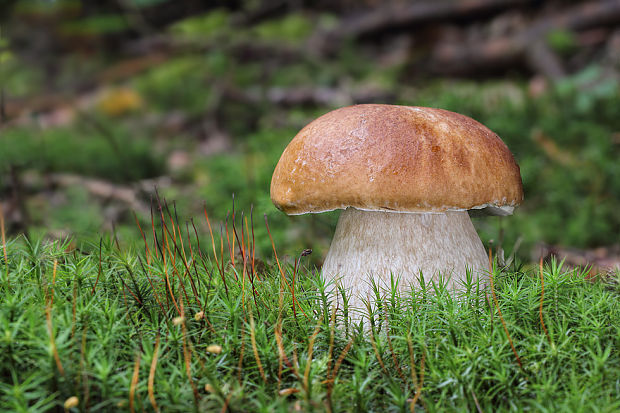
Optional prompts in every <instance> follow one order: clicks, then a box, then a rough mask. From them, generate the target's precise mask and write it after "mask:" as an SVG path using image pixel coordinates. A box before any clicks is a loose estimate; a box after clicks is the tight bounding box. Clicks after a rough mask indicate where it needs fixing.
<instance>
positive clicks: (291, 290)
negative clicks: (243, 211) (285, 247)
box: [265, 214, 309, 319]
mask: <svg viewBox="0 0 620 413" xmlns="http://www.w3.org/2000/svg"><path fill="white" fill-rule="evenodd" d="M265 226H266V227H267V234H268V235H269V240H270V241H271V248H272V249H273V254H274V257H275V259H276V264H277V265H278V270H279V271H280V276H281V280H283V281H284V283H285V284H286V286H287V287H288V289H289V291H290V292H291V295H292V296H293V309H294V308H295V306H299V309H300V310H301V312H302V313H303V315H304V316H305V317H306V318H307V319H309V317H308V315H307V314H306V312H305V311H304V309H303V308H302V307H301V304H299V302H298V301H297V300H296V299H295V292H294V291H293V289H292V288H291V286H290V285H289V283H288V281H286V276H285V275H284V271H283V270H282V266H281V265H280V260H279V259H278V253H277V251H276V244H275V243H274V242H273V237H272V236H271V231H270V230H269V223H268V222H267V214H265Z"/></svg>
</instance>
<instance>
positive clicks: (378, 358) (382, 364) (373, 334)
mask: <svg viewBox="0 0 620 413" xmlns="http://www.w3.org/2000/svg"><path fill="white" fill-rule="evenodd" d="M370 344H371V345H372V349H373V350H374V352H375V356H376V357H377V361H378V362H379V365H380V366H381V370H383V372H384V373H385V374H386V375H387V376H389V375H390V374H389V373H388V371H387V369H386V368H385V364H384V363H383V359H382V358H381V354H379V349H378V348H377V343H376V341H375V330H374V329H372V328H371V329H370Z"/></svg>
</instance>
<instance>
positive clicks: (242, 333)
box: [237, 328, 245, 385]
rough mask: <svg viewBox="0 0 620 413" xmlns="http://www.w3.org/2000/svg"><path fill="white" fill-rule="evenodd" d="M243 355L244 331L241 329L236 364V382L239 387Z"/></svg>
mask: <svg viewBox="0 0 620 413" xmlns="http://www.w3.org/2000/svg"><path fill="white" fill-rule="evenodd" d="M244 355H245V329H244V328H242V329H241V348H240V349H239V363H238V364H237V381H238V382H239V384H240V385H241V372H242V371H243V356H244Z"/></svg>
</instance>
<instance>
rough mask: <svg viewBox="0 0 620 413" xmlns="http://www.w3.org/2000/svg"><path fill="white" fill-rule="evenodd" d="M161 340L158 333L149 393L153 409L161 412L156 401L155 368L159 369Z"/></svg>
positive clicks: (150, 373) (149, 380) (150, 372)
mask: <svg viewBox="0 0 620 413" xmlns="http://www.w3.org/2000/svg"><path fill="white" fill-rule="evenodd" d="M159 340H160V336H159V333H157V337H155V348H154V349H153V360H152V361H151V369H150V371H149V379H148V385H147V387H148V393H149V401H150V402H151V406H153V410H155V411H156V412H157V413H159V407H158V406H157V402H156V401H155V370H156V369H157V359H158V357H159Z"/></svg>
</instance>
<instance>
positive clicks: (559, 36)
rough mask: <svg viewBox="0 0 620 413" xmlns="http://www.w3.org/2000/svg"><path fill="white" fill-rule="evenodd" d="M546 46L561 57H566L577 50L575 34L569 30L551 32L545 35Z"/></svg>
mask: <svg viewBox="0 0 620 413" xmlns="http://www.w3.org/2000/svg"><path fill="white" fill-rule="evenodd" d="M546 40H547V44H548V45H549V46H550V47H551V48H552V49H553V50H555V51H556V52H557V53H560V54H562V55H568V54H570V53H571V52H573V51H574V50H575V49H576V48H577V39H576V38H575V34H574V33H573V32H571V31H569V30H562V29H557V30H552V31H550V32H549V33H548V34H547V39H546Z"/></svg>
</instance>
